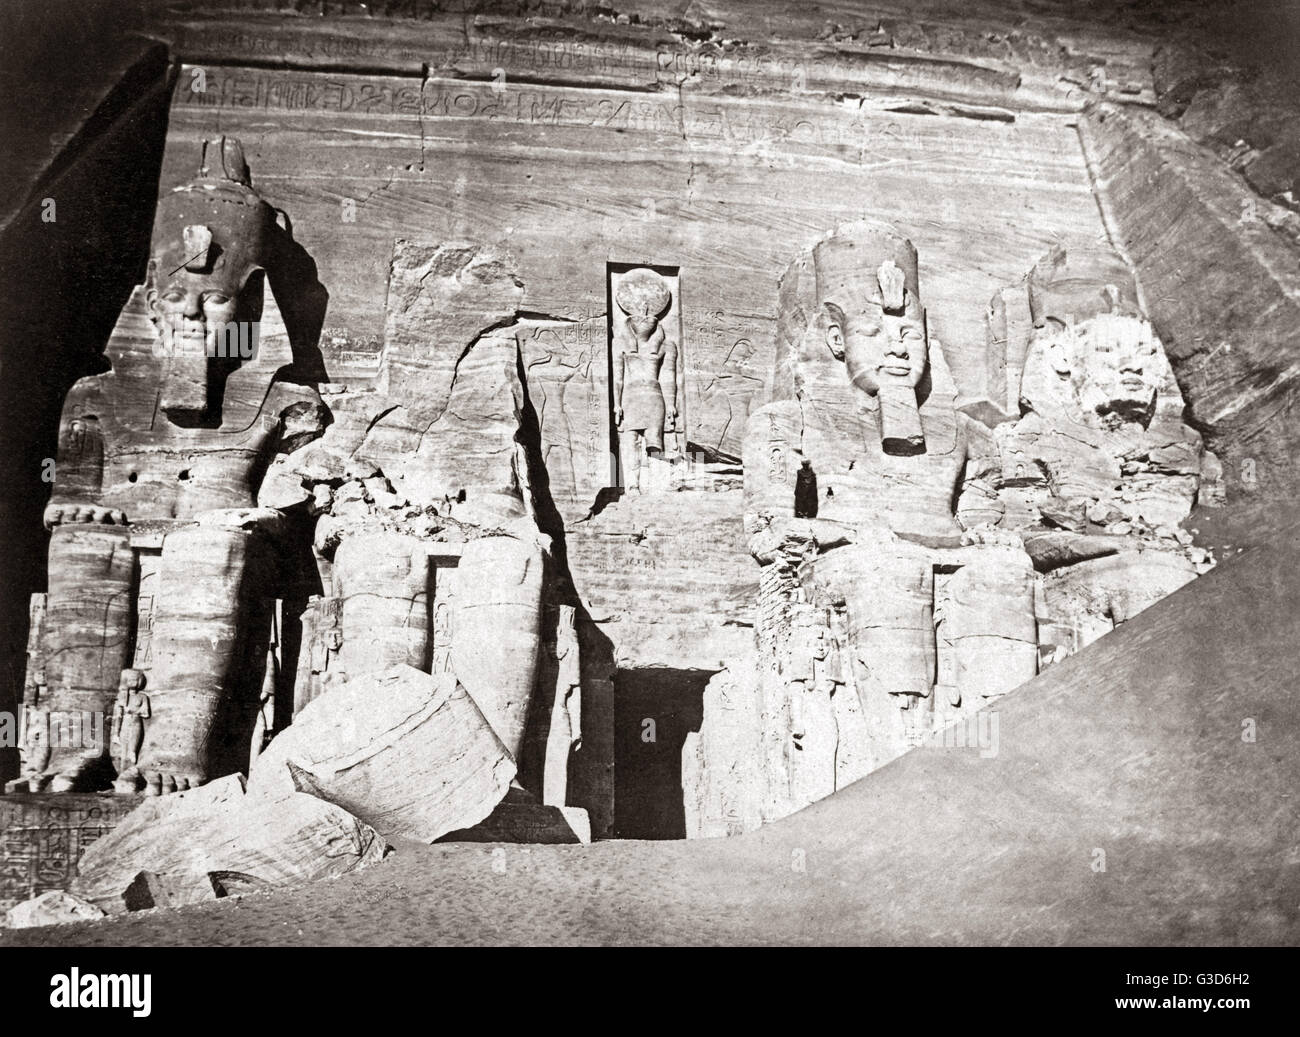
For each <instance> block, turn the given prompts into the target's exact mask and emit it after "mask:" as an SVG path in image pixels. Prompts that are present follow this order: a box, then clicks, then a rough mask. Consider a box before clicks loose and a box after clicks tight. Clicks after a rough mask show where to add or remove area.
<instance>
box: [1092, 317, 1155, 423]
mask: <svg viewBox="0 0 1300 1037" xmlns="http://www.w3.org/2000/svg"><path fill="white" fill-rule="evenodd" d="M1086 340H1087V348H1086V350H1085V352H1084V353H1083V356H1082V358H1081V359H1082V363H1081V364H1078V365H1076V371H1075V378H1076V385H1077V391H1078V395H1079V401H1080V403H1082V404H1083V405H1084V407H1085V408H1086V409H1087V410H1090V411H1093V412H1095V413H1096V414H1098V415H1100V416H1102V417H1105V416H1107V415H1114V416H1117V417H1119V418H1121V419H1123V420H1126V421H1143V420H1147V419H1148V418H1149V416H1150V414H1151V412H1152V410H1153V409H1154V407H1155V403H1156V394H1157V393H1158V392H1159V389H1160V385H1161V383H1162V382H1163V381H1164V378H1165V375H1166V374H1167V370H1166V363H1165V360H1164V357H1163V356H1162V355H1161V353H1160V351H1159V349H1158V348H1157V345H1156V341H1155V339H1154V337H1153V336H1152V334H1151V325H1149V324H1147V323H1146V322H1145V321H1143V320H1139V319H1138V318H1136V317H1122V316H1117V315H1113V314H1104V315H1102V316H1099V317H1094V318H1093V320H1092V321H1091V322H1090V324H1089V326H1088V329H1087V333H1086Z"/></svg>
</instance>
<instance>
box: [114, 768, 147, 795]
mask: <svg viewBox="0 0 1300 1037" xmlns="http://www.w3.org/2000/svg"><path fill="white" fill-rule="evenodd" d="M143 782H144V777H143V776H142V775H141V774H140V771H139V770H138V769H137V768H135V767H129V768H127V769H126V770H124V771H123V772H122V773H121V774H119V775H118V776H117V780H116V781H115V782H113V791H114V792H115V793H116V794H117V795H119V796H130V795H134V794H135V793H137V792H139V791H140V785H141V784H142V783H143Z"/></svg>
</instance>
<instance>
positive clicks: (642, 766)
mask: <svg viewBox="0 0 1300 1037" xmlns="http://www.w3.org/2000/svg"><path fill="white" fill-rule="evenodd" d="M712 676H713V671H711V670H669V669H658V668H655V669H639V670H619V671H618V672H617V673H616V674H615V675H614V834H615V835H616V836H618V838H620V839H684V838H686V814H685V810H684V808H683V806H682V744H683V743H684V742H685V741H686V736H687V734H689V733H690V732H691V731H698V730H699V729H700V724H701V723H703V720H704V689H705V686H706V685H707V684H708V683H709V679H710V678H711V677H712Z"/></svg>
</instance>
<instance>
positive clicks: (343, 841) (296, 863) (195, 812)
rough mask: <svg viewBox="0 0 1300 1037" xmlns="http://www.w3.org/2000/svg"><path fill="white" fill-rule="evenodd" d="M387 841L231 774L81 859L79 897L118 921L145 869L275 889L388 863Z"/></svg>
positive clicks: (333, 811)
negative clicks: (230, 877) (235, 875)
mask: <svg viewBox="0 0 1300 1037" xmlns="http://www.w3.org/2000/svg"><path fill="white" fill-rule="evenodd" d="M384 850H385V842H384V839H383V838H382V837H381V836H380V835H379V834H378V833H377V832H375V830H374V829H373V828H371V827H370V826H369V825H367V824H365V823H364V822H362V821H359V820H358V819H357V818H355V817H353V816H352V815H351V814H349V813H348V812H347V811H346V810H343V809H342V808H340V807H338V806H335V805H333V804H331V803H327V802H325V801H324V800H321V799H318V798H317V797H315V796H310V795H306V794H303V793H299V792H293V791H289V792H288V793H287V794H286V795H283V796H278V797H270V796H267V797H252V796H245V794H244V779H243V777H242V776H241V775H237V774H234V775H230V776H228V777H225V778H222V779H219V780H217V781H215V782H212V783H210V784H208V785H205V786H203V787H202V788H198V789H191V790H189V791H187V792H182V793H178V794H176V795H170V796H163V797H160V798H157V799H147V800H146V801H145V802H144V803H142V804H141V805H140V806H139V807H137V808H136V810H134V811H133V812H132V813H131V814H129V815H128V816H127V817H126V818H125V819H124V820H123V821H122V823H121V824H120V825H118V827H117V828H116V829H114V830H113V832H112V833H110V835H108V836H106V837H104V838H103V839H101V840H99V841H98V842H97V843H96V844H95V845H94V846H92V847H91V848H90V849H89V850H88V851H87V852H86V853H85V854H84V855H83V856H82V858H81V861H80V863H79V865H78V877H77V879H76V881H75V883H74V885H73V892H74V893H76V894H77V895H79V896H82V897H84V898H85V899H87V900H89V901H91V902H93V903H94V904H96V905H98V906H99V907H101V908H102V909H103V910H104V911H106V912H108V913H110V914H112V913H117V912H121V911H125V910H126V909H127V907H126V903H125V901H124V899H123V896H124V894H125V892H126V890H127V889H128V888H130V886H131V884H132V883H133V882H134V881H135V879H136V876H137V875H138V874H139V873H140V872H141V871H150V872H153V873H155V874H157V875H161V876H165V877H167V878H169V879H172V880H174V881H176V882H181V883H189V882H191V881H193V880H195V879H197V878H199V877H202V876H206V875H207V874H208V873H209V872H214V871H235V872H242V873H245V874H248V875H252V876H254V877H256V878H257V879H259V880H261V881H263V882H266V883H268V884H271V885H283V884H287V883H294V882H305V881H309V880H311V879H319V878H327V877H330V876H337V875H343V874H346V873H348V872H350V871H353V870H355V869H357V868H360V867H364V866H366V865H368V864H372V863H375V862H376V861H379V860H382V859H383V856H384Z"/></svg>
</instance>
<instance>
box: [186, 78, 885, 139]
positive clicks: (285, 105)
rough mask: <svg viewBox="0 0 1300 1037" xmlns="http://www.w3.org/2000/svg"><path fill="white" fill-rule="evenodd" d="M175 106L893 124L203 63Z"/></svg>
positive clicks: (728, 103) (677, 127)
mask: <svg viewBox="0 0 1300 1037" xmlns="http://www.w3.org/2000/svg"><path fill="white" fill-rule="evenodd" d="M174 103H175V104H176V105H177V106H178V107H179V108H182V109H185V108H220V109H230V110H235V111H238V110H240V109H247V110H262V111H318V112H326V113H335V114H340V115H364V116H369V117H373V116H384V115H388V116H409V117H415V118H425V119H476V120H486V121H499V122H504V123H521V124H526V125H549V126H577V127H587V128H592V129H609V130H616V131H619V130H621V131H629V130H632V131H640V132H646V133H663V134H670V135H672V136H679V137H683V138H684V139H685V140H686V141H688V142H689V141H696V142H700V143H707V142H718V143H760V142H769V143H773V144H777V143H783V142H790V143H794V144H804V145H816V146H822V147H831V146H846V147H863V146H865V145H866V144H868V143H871V142H874V143H876V144H882V143H885V142H887V141H888V140H889V139H890V127H893V132H895V133H897V126H896V125H895V124H893V123H883V124H878V123H877V122H871V121H867V120H865V118H864V114H863V113H862V111H861V110H854V111H839V110H832V111H829V112H827V111H824V110H823V111H817V112H814V111H813V110H811V109H808V108H804V107H796V106H787V107H773V106H756V105H749V104H745V103H743V102H742V101H736V100H730V99H725V98H717V97H698V98H690V97H687V98H686V99H685V103H683V101H682V100H679V95H677V94H676V93H662V92H657V91H646V92H645V93H644V95H635V94H629V93H627V92H623V93H619V94H617V95H614V96H611V95H609V94H607V93H602V92H601V91H599V90H591V89H577V88H566V87H563V86H534V85H515V84H508V85H506V86H505V87H504V88H501V87H499V86H498V85H496V84H489V83H468V82H465V81H464V80H461V79H439V78H430V79H429V80H427V81H426V82H425V83H424V84H423V89H421V86H420V84H418V83H415V82H413V81H412V80H411V79H410V78H403V77H397V76H394V77H362V76H350V75H338V76H330V75H326V74H320V73H315V74H313V73H304V72H271V71H266V70H260V69H238V68H230V69H223V68H216V69H208V70H207V72H206V76H205V89H204V90H203V91H193V90H190V89H186V88H184V87H182V88H181V89H178V90H177V93H176V99H175V102H174Z"/></svg>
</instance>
